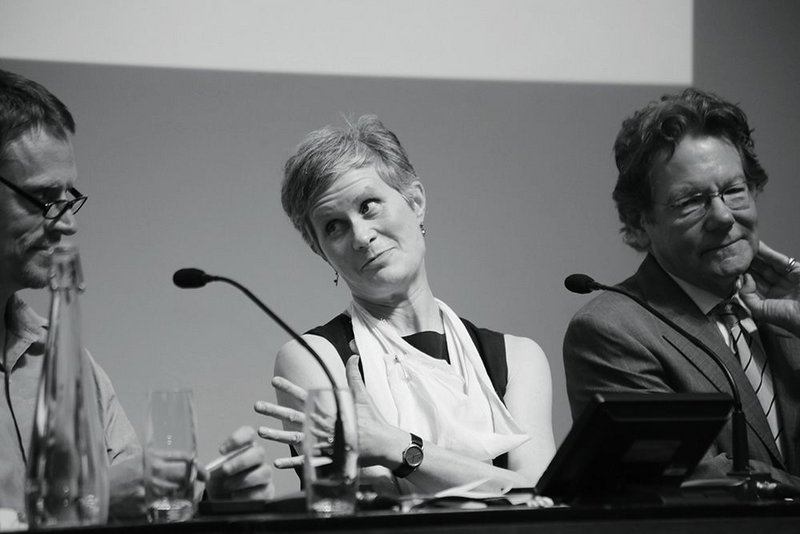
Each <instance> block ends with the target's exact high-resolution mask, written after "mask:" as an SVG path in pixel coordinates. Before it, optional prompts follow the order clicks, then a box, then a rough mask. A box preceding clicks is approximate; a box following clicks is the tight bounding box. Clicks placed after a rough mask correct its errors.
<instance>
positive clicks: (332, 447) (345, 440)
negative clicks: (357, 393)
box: [303, 389, 358, 515]
mask: <svg viewBox="0 0 800 534" xmlns="http://www.w3.org/2000/svg"><path fill="white" fill-rule="evenodd" d="M334 395H336V398H337V399H338V401H339V402H338V405H339V417H340V421H341V423H340V425H338V424H337V417H336V401H335V399H334ZM305 416H306V417H305V422H304V423H303V433H304V437H303V454H304V455H305V460H304V462H305V465H304V468H303V473H304V478H305V488H306V506H307V509H308V511H309V512H312V513H315V514H320V515H343V514H352V513H353V512H354V511H355V505H356V489H357V487H358V425H357V420H356V413H355V407H354V404H353V395H352V393H351V391H350V390H349V389H335V390H334V389H312V390H310V391H309V392H308V396H307V397H306V406H305ZM337 427H338V431H337Z"/></svg>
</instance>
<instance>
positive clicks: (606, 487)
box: [536, 393, 732, 502]
mask: <svg viewBox="0 0 800 534" xmlns="http://www.w3.org/2000/svg"><path fill="white" fill-rule="evenodd" d="M731 405H732V400H731V398H730V397H729V396H728V395H726V394H722V393H606V394H595V396H594V397H593V398H592V401H591V402H590V403H589V405H588V406H587V407H586V409H585V410H584V411H583V413H582V414H581V415H580V417H579V418H578V419H577V421H575V423H574V424H573V426H572V429H571V430H570V432H569V434H567V437H566V438H565V439H564V442H563V443H562V444H561V447H559V449H558V451H557V452H556V455H555V457H554V458H553V460H552V462H550V465H549V466H548V467H547V469H546V470H545V472H544V474H543V475H542V477H541V479H540V480H539V484H538V485H537V486H536V490H537V492H538V493H539V494H541V495H546V496H548V497H552V498H554V499H556V500H558V501H561V502H572V501H576V500H581V501H586V502H602V501H604V500H609V499H612V498H613V497H614V496H622V495H632V494H633V493H634V492H636V491H641V490H642V489H643V488H649V489H652V490H653V491H660V490H664V489H669V488H678V487H679V486H680V484H681V482H683V480H684V479H685V478H686V477H687V476H688V475H690V474H691V472H692V471H693V470H694V468H695V466H696V465H697V463H698V462H699V461H700V459H701V458H702V457H703V454H704V453H705V452H706V451H707V450H708V448H709V446H710V445H711V442H712V441H714V438H716V437H717V434H719V431H720V429H721V428H722V426H723V425H724V424H725V422H726V421H727V420H728V416H729V413H730V410H731Z"/></svg>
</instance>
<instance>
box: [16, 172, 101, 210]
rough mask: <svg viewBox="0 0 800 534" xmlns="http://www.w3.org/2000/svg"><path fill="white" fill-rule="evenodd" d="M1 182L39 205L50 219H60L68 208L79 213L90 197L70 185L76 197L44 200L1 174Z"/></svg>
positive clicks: (71, 192)
mask: <svg viewBox="0 0 800 534" xmlns="http://www.w3.org/2000/svg"><path fill="white" fill-rule="evenodd" d="M0 183H2V184H4V185H5V186H6V187H8V188H9V189H11V190H12V191H14V192H15V193H16V194H18V195H19V196H21V197H22V198H24V199H25V200H27V201H29V202H31V203H32V204H33V205H34V206H36V207H38V208H39V209H40V210H42V215H44V218H45V219H50V220H54V219H60V218H61V216H62V215H64V213H66V212H67V210H71V211H72V213H73V214H74V213H78V210H80V209H81V208H82V207H83V205H84V204H85V203H86V199H88V198H89V197H87V196H86V195H81V192H80V191H78V190H77V189H75V188H74V187H70V188H69V189H67V192H68V193H69V194H71V195H72V196H73V197H74V198H71V199H60V200H53V201H52V202H42V201H41V200H39V199H38V198H36V197H35V196H33V195H31V194H30V193H28V192H27V191H25V190H24V189H22V188H21V187H19V186H18V185H16V184H14V183H13V182H11V181H9V180H6V179H5V178H3V177H2V176H0Z"/></svg>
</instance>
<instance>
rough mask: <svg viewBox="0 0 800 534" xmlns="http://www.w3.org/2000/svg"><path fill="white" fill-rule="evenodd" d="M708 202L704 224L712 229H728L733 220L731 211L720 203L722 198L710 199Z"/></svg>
mask: <svg viewBox="0 0 800 534" xmlns="http://www.w3.org/2000/svg"><path fill="white" fill-rule="evenodd" d="M710 202H711V204H710V205H709V206H708V212H707V213H706V224H707V225H710V226H711V227H712V228H727V227H730V226H731V225H732V224H733V223H734V221H735V219H734V218H733V213H731V209H730V208H729V207H728V206H727V205H726V204H725V203H724V202H723V201H722V197H720V196H715V197H712V198H711V200H710Z"/></svg>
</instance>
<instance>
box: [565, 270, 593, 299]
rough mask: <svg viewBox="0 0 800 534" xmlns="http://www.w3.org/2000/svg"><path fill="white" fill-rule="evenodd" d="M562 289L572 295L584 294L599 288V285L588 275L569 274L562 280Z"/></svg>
mask: <svg viewBox="0 0 800 534" xmlns="http://www.w3.org/2000/svg"><path fill="white" fill-rule="evenodd" d="M564 287H566V288H567V289H569V290H570V291H572V292H573V293H580V294H582V295H583V294H586V293H591V292H592V291H594V290H595V289H599V288H600V284H598V283H597V282H595V281H594V278H592V277H591V276H589V275H588V274H571V275H569V276H568V277H567V278H566V279H564Z"/></svg>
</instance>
